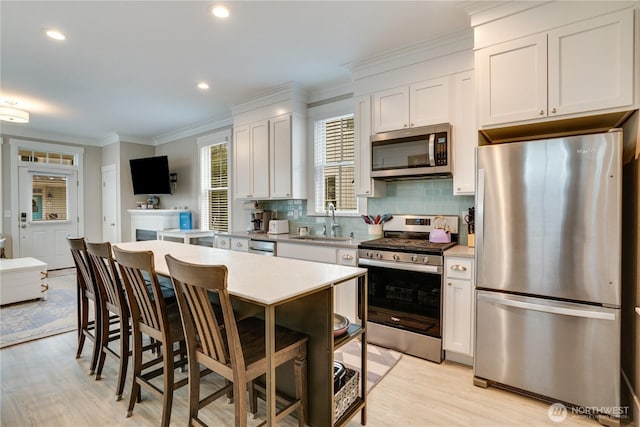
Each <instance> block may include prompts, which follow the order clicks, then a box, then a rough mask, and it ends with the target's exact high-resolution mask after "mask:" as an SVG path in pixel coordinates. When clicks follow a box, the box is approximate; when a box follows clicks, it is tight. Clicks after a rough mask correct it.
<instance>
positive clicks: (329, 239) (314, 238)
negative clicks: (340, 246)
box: [289, 236, 351, 242]
mask: <svg viewBox="0 0 640 427" xmlns="http://www.w3.org/2000/svg"><path fill="white" fill-rule="evenodd" d="M289 239H291V240H309V241H312V242H348V241H349V240H351V238H350V237H332V236H290V237H289Z"/></svg>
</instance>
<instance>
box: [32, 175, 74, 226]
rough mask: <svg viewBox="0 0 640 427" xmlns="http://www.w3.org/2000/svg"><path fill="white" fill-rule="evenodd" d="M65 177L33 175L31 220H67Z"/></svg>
mask: <svg viewBox="0 0 640 427" xmlns="http://www.w3.org/2000/svg"><path fill="white" fill-rule="evenodd" d="M68 181H69V180H68V179H67V177H66V176H59V175H33V176H32V178H31V185H32V189H31V195H32V197H31V199H32V200H31V220H32V221H34V222H43V221H66V220H67V219H68V213H67V211H68V204H67V193H68V191H67V185H68Z"/></svg>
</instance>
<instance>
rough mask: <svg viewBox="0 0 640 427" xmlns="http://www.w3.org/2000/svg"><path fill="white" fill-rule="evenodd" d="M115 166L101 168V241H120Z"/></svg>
mask: <svg viewBox="0 0 640 427" xmlns="http://www.w3.org/2000/svg"><path fill="white" fill-rule="evenodd" d="M119 229H120V227H119V226H118V193H117V180H116V165H109V166H103V167H102V240H103V241H106V242H111V243H115V242H119V241H120V233H119Z"/></svg>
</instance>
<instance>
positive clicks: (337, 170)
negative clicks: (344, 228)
mask: <svg viewBox="0 0 640 427" xmlns="http://www.w3.org/2000/svg"><path fill="white" fill-rule="evenodd" d="M314 134H315V136H314V140H315V156H314V165H315V202H316V203H315V206H316V209H315V210H316V213H320V214H324V213H326V212H327V211H328V206H329V204H333V206H334V207H335V209H336V212H339V213H357V209H358V202H357V198H356V192H355V183H354V180H355V158H354V149H355V146H354V141H355V133H354V121H353V114H346V115H343V116H338V117H332V118H329V119H324V120H318V121H316V122H315V124H314Z"/></svg>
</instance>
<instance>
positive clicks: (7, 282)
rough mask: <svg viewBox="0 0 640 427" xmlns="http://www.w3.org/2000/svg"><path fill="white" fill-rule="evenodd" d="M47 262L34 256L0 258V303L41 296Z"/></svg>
mask: <svg viewBox="0 0 640 427" xmlns="http://www.w3.org/2000/svg"><path fill="white" fill-rule="evenodd" d="M46 277H47V264H46V263H44V262H42V261H40V260H39V259H36V258H10V259H6V258H5V259H0V305H4V304H10V303H14V302H18V301H27V300H31V299H36V298H41V297H42V296H44V295H45V294H43V293H42V292H43V285H44V279H45V278H46Z"/></svg>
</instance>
